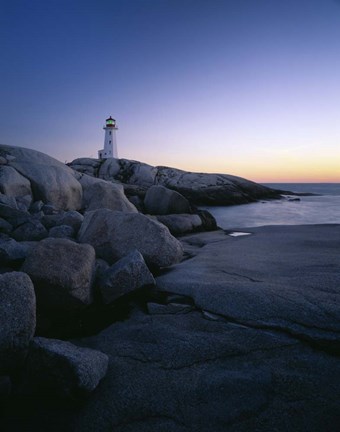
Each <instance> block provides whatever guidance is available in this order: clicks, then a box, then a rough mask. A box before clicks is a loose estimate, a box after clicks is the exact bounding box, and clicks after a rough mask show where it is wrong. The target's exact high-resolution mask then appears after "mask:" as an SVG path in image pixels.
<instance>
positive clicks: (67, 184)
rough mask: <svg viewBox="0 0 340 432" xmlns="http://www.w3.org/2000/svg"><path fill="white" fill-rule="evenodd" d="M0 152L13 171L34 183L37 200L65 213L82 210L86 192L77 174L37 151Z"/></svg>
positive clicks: (9, 148) (4, 149)
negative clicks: (82, 201)
mask: <svg viewBox="0 0 340 432" xmlns="http://www.w3.org/2000/svg"><path fill="white" fill-rule="evenodd" d="M0 152H1V155H5V156H6V157H7V159H9V161H8V165H9V166H10V167H12V168H14V169H15V170H16V171H17V172H18V173H20V174H21V175H22V176H24V177H26V178H27V179H28V180H29V181H30V184H31V188H32V192H33V196H34V199H35V200H39V199H41V200H42V201H44V202H51V203H53V204H54V205H55V206H56V207H57V208H60V209H64V210H78V209H80V208H81V200H82V188H81V185H80V183H79V182H78V181H77V177H78V176H79V174H77V173H76V172H75V171H74V170H72V169H71V168H69V167H68V166H66V165H65V164H63V163H62V162H59V161H57V160H56V159H53V158H52V157H50V156H47V155H45V154H43V153H41V152H39V151H36V150H31V149H26V148H22V147H14V146H6V145H0Z"/></svg>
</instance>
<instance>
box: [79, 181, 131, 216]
mask: <svg viewBox="0 0 340 432" xmlns="http://www.w3.org/2000/svg"><path fill="white" fill-rule="evenodd" d="M79 181H80V183H81V185H82V187H83V208H84V209H86V210H87V211H91V210H96V209H100V208H107V209H110V210H117V211H125V212H135V213H137V209H136V207H135V206H134V205H133V204H132V203H131V202H130V201H129V200H128V199H127V198H126V196H125V195H124V189H123V186H122V185H120V184H117V183H110V182H107V181H105V180H99V179H95V178H93V177H90V176H87V175H84V176H82V177H81V178H80V179H79Z"/></svg>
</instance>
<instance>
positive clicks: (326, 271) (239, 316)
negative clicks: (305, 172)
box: [1, 225, 340, 432]
mask: <svg viewBox="0 0 340 432" xmlns="http://www.w3.org/2000/svg"><path fill="white" fill-rule="evenodd" d="M249 231H250V232H251V233H252V235H250V236H246V237H230V236H228V235H227V233H225V232H223V231H219V232H213V233H202V234H197V235H191V236H186V237H185V238H183V244H184V246H185V251H186V254H187V255H186V256H187V258H188V259H186V260H185V261H183V262H182V263H180V264H177V265H176V266H174V267H173V268H171V269H167V270H166V271H164V272H163V274H162V275H161V276H159V277H158V278H157V281H158V286H159V288H162V289H163V290H166V291H168V290H170V291H172V292H175V293H179V294H185V295H186V296H189V297H192V298H194V300H195V303H196V306H195V305H194V304H193V303H192V302H190V301H189V300H188V297H185V298H183V297H181V296H180V295H168V294H166V293H165V292H164V298H165V299H166V300H165V301H163V302H161V301H160V299H161V297H159V301H157V299H153V300H152V301H149V302H148V308H147V309H143V310H141V309H135V310H134V312H133V313H132V314H131V316H130V317H129V319H126V320H125V321H122V322H116V323H115V324H113V325H111V326H110V327H108V328H107V329H105V330H104V331H102V332H101V333H100V334H98V335H95V336H93V337H88V338H82V339H79V340H77V341H74V343H76V344H77V345H79V346H81V347H87V348H91V349H95V350H99V351H103V352H105V353H106V354H107V355H108V356H109V368H108V373H107V375H106V378H105V380H103V381H102V382H101V383H100V384H99V386H98V387H97V389H96V390H95V391H94V392H93V394H92V395H91V398H90V399H89V400H88V401H87V402H86V404H82V405H80V406H79V405H77V406H76V407H70V405H69V404H68V403H66V404H65V402H60V401H57V400H55V399H54V398H51V397H44V398H40V399H32V398H31V397H28V398H24V397H22V398H18V397H14V396H13V399H11V398H9V399H7V401H6V402H5V403H4V404H3V409H4V414H3V416H2V420H1V422H2V423H1V425H2V426H3V430H5V431H13V430H34V431H38V432H40V431H44V432H45V431H46V430H48V431H50V432H54V431H60V430H63V431H65V432H66V431H70V432H71V431H72V432H77V431H82V432H95V431H115V432H159V431H166V432H187V431H189V432H197V431H199V432H211V431H214V432H249V431H252V432H253V431H255V432H273V431H275V432H287V431H294V432H306V431H308V432H335V431H338V430H339V429H340V412H339V404H340V363H339V355H340V349H339V340H340V328H339V327H340V316H339V315H340V306H339V304H340V302H339V295H340V288H339V287H340V283H339V282H340V281H339V277H340V276H339V249H340V225H329V226H293V227H264V228H256V229H249ZM190 257H191V258H190ZM167 299H170V300H169V302H168V300H167ZM163 300H164V299H163ZM184 300H185V301H184ZM157 305H158V306H157ZM14 395H15V391H14ZM19 402H20V403H22V405H23V406H24V407H25V415H24V416H21V417H20V416H18V404H19Z"/></svg>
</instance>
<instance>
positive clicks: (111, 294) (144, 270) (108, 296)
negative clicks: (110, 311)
mask: <svg viewBox="0 0 340 432" xmlns="http://www.w3.org/2000/svg"><path fill="white" fill-rule="evenodd" d="M154 284H155V279H154V278H153V276H152V274H151V273H150V271H149V269H148V267H147V266H146V264H145V261H144V259H143V256H142V255H141V253H140V252H138V251H137V250H135V251H132V252H130V253H129V254H128V255H127V256H126V257H124V258H122V259H120V260H119V261H117V262H116V263H115V264H114V265H113V266H111V267H110V268H109V269H108V270H106V271H105V272H104V273H103V274H102V276H101V278H100V279H99V281H98V287H99V290H100V292H101V295H102V299H103V302H104V303H105V304H110V303H112V302H113V301H114V300H116V299H117V298H119V297H121V296H123V295H125V294H128V293H130V292H132V291H135V290H137V289H139V288H141V287H143V286H145V285H154Z"/></svg>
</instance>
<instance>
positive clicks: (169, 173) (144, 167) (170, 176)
mask: <svg viewBox="0 0 340 432" xmlns="http://www.w3.org/2000/svg"><path fill="white" fill-rule="evenodd" d="M92 161H93V162H92V163H93V164H94V163H95V162H96V159H92ZM69 166H70V167H72V168H74V169H75V170H78V171H79V172H84V169H83V168H82V167H83V166H84V167H86V166H88V160H86V163H85V161H84V162H82V160H80V159H76V160H75V161H73V162H71V163H70V164H69ZM86 172H88V173H90V172H89V170H87V171H86ZM91 174H92V172H91ZM92 175H94V176H98V177H99V178H102V179H105V180H111V181H119V182H121V183H123V184H125V185H126V186H125V191H126V193H128V194H129V195H138V196H143V195H144V194H145V193H146V191H147V190H148V189H149V188H150V187H151V186H154V185H158V186H164V187H166V188H168V189H172V190H174V191H177V192H179V193H180V194H182V195H183V196H184V197H185V198H187V199H188V200H189V202H190V203H193V204H196V205H230V204H243V203H247V202H253V201H256V200H258V199H261V198H278V197H279V193H278V191H275V190H273V189H270V188H267V187H265V186H262V185H259V184H257V183H254V182H252V181H249V180H246V179H244V178H241V177H236V176H232V175H228V174H205V173H194V172H187V171H183V170H179V169H175V168H169V167H163V166H158V167H153V166H151V165H148V164H145V163H142V162H137V161H131V160H127V159H107V160H106V161H104V162H103V163H102V165H101V166H100V168H99V169H97V170H94V171H93V174H92ZM137 186H138V187H139V188H140V189H139V190H137V189H134V188H136V187H137ZM181 213H186V212H183V211H181Z"/></svg>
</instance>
